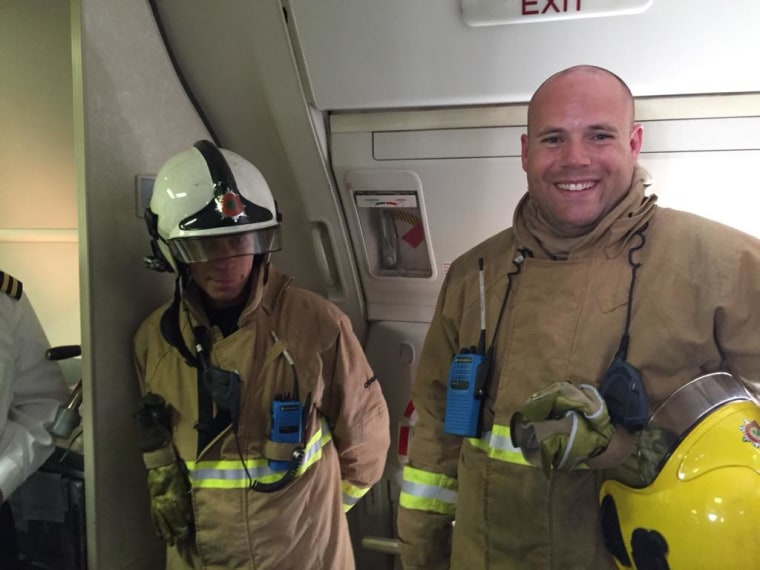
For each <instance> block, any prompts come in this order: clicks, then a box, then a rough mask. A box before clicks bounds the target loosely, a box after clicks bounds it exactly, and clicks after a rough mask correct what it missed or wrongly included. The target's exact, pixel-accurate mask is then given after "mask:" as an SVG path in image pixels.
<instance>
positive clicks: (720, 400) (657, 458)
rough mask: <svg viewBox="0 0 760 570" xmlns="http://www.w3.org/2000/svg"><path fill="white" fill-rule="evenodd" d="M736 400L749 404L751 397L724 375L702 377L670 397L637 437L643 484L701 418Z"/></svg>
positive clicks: (651, 478)
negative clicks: (747, 401) (746, 401)
mask: <svg viewBox="0 0 760 570" xmlns="http://www.w3.org/2000/svg"><path fill="white" fill-rule="evenodd" d="M735 400H751V396H750V395H749V393H748V392H747V390H746V388H745V387H744V386H743V385H742V383H741V382H740V381H738V380H737V379H736V378H735V377H734V376H732V375H731V374H728V373H727V372H714V373H712V374H705V375H704V376H700V377H698V378H695V379H694V380H692V381H691V382H689V383H687V384H685V385H683V386H681V387H680V388H679V389H677V390H676V391H675V392H673V393H672V394H670V396H668V397H667V398H666V399H665V400H664V401H663V402H662V403H661V404H660V405H659V406H658V407H657V409H656V410H655V411H654V413H653V414H652V416H651V417H650V419H649V422H648V423H647V425H646V426H645V428H644V429H643V430H642V432H641V435H640V436H639V442H638V448H639V449H638V454H639V468H640V470H641V475H642V478H643V479H644V481H645V482H646V484H649V483H651V482H652V481H654V479H655V477H657V474H658V473H659V472H660V470H661V469H662V467H663V466H664V464H665V461H666V460H667V459H668V457H670V455H671V454H672V453H673V451H674V450H675V448H676V447H677V446H678V444H679V443H680V442H681V441H682V440H683V438H685V437H686V436H687V435H688V434H689V432H690V431H691V429H692V428H693V427H694V426H695V425H697V424H698V423H699V422H700V420H701V419H702V418H704V417H705V416H707V415H709V414H710V413H712V412H713V411H714V410H716V409H717V408H719V407H721V406H723V405H724V404H727V403H729V402H733V401H735Z"/></svg>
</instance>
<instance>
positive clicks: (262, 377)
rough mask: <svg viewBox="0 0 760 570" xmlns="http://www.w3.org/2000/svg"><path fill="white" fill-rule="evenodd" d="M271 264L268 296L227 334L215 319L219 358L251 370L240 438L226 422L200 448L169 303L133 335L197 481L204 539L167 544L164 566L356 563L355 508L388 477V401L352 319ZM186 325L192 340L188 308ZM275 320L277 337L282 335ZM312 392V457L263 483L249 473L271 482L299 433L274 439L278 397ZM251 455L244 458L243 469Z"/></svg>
mask: <svg viewBox="0 0 760 570" xmlns="http://www.w3.org/2000/svg"><path fill="white" fill-rule="evenodd" d="M290 283H291V279H290V278H289V277H286V276H284V275H282V274H280V273H279V272H277V270H276V269H275V268H274V267H273V266H271V265H270V266H268V278H267V280H266V283H265V284H264V291H263V297H261V301H260V302H257V301H256V300H255V299H251V300H249V303H248V305H247V306H246V308H245V309H243V312H242V314H241V315H240V317H239V320H238V325H239V328H238V330H236V331H235V332H234V333H232V334H231V335H229V336H227V337H226V338H222V335H221V332H220V331H219V330H218V328H216V327H213V328H212V329H211V337H212V339H211V348H210V351H209V353H210V360H211V364H212V365H214V366H217V367H219V368H222V369H224V370H230V371H237V372H238V373H239V375H240V377H241V380H242V387H241V393H242V396H241V404H240V419H239V428H238V443H239V445H240V450H241V452H242V456H243V459H242V460H241V457H240V453H239V452H238V449H237V445H236V442H235V437H234V435H233V433H232V431H231V429H230V428H229V426H228V427H227V428H226V429H225V430H224V431H223V432H222V433H221V434H219V435H218V436H217V437H216V439H214V440H213V441H212V442H211V443H210V444H209V445H207V446H206V447H205V449H203V450H202V451H201V452H200V453H198V451H197V442H198V439H197V435H198V434H197V432H196V430H195V429H194V425H195V423H196V421H198V414H199V412H198V405H199V402H198V399H199V397H198V382H197V372H196V369H195V368H193V367H191V366H189V365H188V364H186V362H185V361H184V359H183V357H182V356H181V355H180V353H179V351H178V350H177V349H176V348H173V347H172V346H171V345H169V344H168V343H167V342H166V340H165V338H164V337H163V336H162V334H161V332H160V330H159V322H160V319H161V316H162V314H163V313H164V311H165V309H166V306H164V307H162V308H160V309H158V310H157V311H156V312H154V313H153V314H152V315H150V316H149V317H148V318H147V319H146V321H145V322H144V323H143V324H142V326H141V327H140V329H139V330H138V332H137V334H136V336H135V340H134V350H135V362H136V367H137V372H138V376H139V379H140V385H141V389H142V391H143V393H145V392H154V393H156V394H159V395H161V396H162V397H163V398H164V399H165V400H166V401H167V402H168V404H169V406H170V407H171V410H172V423H173V429H174V444H175V446H176V449H177V452H178V455H179V456H180V458H181V459H182V460H183V461H184V463H185V465H186V466H187V470H188V473H189V478H190V482H191V485H192V500H193V510H194V515H195V529H196V535H195V544H191V545H183V546H182V547H181V548H179V549H175V548H169V549H168V551H167V568H207V569H214V570H222V569H224V570H230V569H234V568H246V569H254V568H255V569H259V568H262V569H276V570H281V569H288V568H294V569H295V568H297V569H299V570H303V569H315V570H317V569H323V568H331V569H336V570H340V569H352V568H354V560H353V553H352V549H351V542H350V538H349V534H348V528H347V523H346V516H345V513H344V511H347V510H348V509H349V508H350V507H351V506H352V505H353V504H355V503H356V502H357V501H358V500H359V498H360V497H361V496H362V495H363V494H364V493H366V491H368V490H369V488H370V487H371V485H373V484H374V483H375V482H376V481H378V479H379V478H380V476H381V474H382V471H383V467H384V464H385V459H386V452H387V449H388V445H389V428H388V412H387V406H386V403H385V399H384V398H383V394H382V391H381V388H380V384H379V382H377V381H376V380H375V377H374V374H373V372H372V370H371V368H370V366H369V364H368V363H367V360H366V358H365V356H364V352H363V351H362V348H361V346H360V344H359V341H358V340H357V338H356V336H355V335H354V333H353V332H352V329H351V325H350V321H349V320H348V318H347V317H346V315H344V314H343V313H342V312H341V311H340V310H339V309H338V308H337V307H335V306H334V305H333V304H331V303H330V302H329V301H327V300H325V299H323V298H322V297H320V296H318V295H316V294H314V293H311V292H309V291H306V290H303V289H299V288H296V287H294V286H291V285H290ZM186 299H187V303H186V304H187V305H189V310H190V313H191V316H190V319H191V320H192V325H198V324H203V325H207V322H206V317H205V316H204V314H203V312H202V311H201V310H200V309H199V306H200V305H199V303H198V300H197V290H195V289H193V288H189V289H188V291H187V294H186ZM180 319H181V330H182V334H183V336H184V340H185V343H186V344H187V346H188V347H191V348H192V346H193V344H191V342H192V333H191V324H190V322H189V321H188V311H185V310H180ZM270 331H274V332H275V334H276V336H277V338H278V340H277V341H275V340H273V337H272V335H271V334H270ZM285 350H287V351H288V353H289V354H290V355H291V357H292V360H293V362H294V367H295V373H296V374H297V378H298V383H299V397H300V400H301V401H302V402H305V401H306V399H307V395H308V394H309V393H310V394H311V401H312V404H313V405H312V407H311V411H310V413H309V416H308V420H307V428H306V430H305V438H304V439H305V441H304V444H305V459H304V461H303V463H302V466H301V468H300V469H299V472H298V476H297V477H296V478H295V479H294V480H293V481H292V482H291V483H290V484H289V485H287V486H286V487H285V488H284V489H282V490H280V491H277V492H274V493H261V492H257V491H254V490H252V489H250V488H249V486H250V480H249V479H248V474H246V469H247V471H248V473H249V474H250V476H251V477H252V479H253V480H257V481H261V482H265V483H266V482H272V481H274V480H277V479H279V478H280V477H281V476H282V473H283V472H282V471H274V472H273V471H272V469H270V467H269V461H268V459H277V460H283V459H288V458H289V457H290V454H291V453H292V451H293V449H294V447H295V446H294V445H292V444H279V445H277V444H274V443H273V442H272V441H271V440H269V438H268V435H269V433H270V424H271V421H270V417H271V404H272V400H273V398H274V397H275V395H276V394H282V393H286V392H291V393H292V391H293V381H294V374H293V370H292V369H291V366H290V364H289V362H288V360H287V358H286V357H285V354H284V351H285ZM242 461H245V468H244V467H243V463H242Z"/></svg>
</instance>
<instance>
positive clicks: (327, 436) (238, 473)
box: [186, 418, 332, 486]
mask: <svg viewBox="0 0 760 570" xmlns="http://www.w3.org/2000/svg"><path fill="white" fill-rule="evenodd" d="M330 440H332V434H331V433H330V428H329V425H328V423H327V420H326V419H325V418H320V429H319V430H317V432H316V433H314V435H312V437H311V439H310V442H311V443H310V444H309V447H308V448H307V449H306V450H305V452H304V459H303V462H302V463H301V467H300V468H299V469H298V474H299V475H301V474H303V473H304V472H305V471H306V470H307V469H308V468H309V467H310V466H311V465H312V464H313V463H315V462H316V461H318V460H319V459H320V458H321V456H322V448H323V447H324V446H325V445H327V444H328V443H329V442H330ZM221 464H226V465H230V467H221V466H219V465H221ZM198 465H200V466H201V467H197V466H198ZM206 465H209V466H208V467H206ZM245 465H246V466H247V467H248V473H246V470H245V468H243V467H242V462H240V461H236V460H234V459H223V460H219V461H199V462H194V461H187V462H186V466H187V470H188V474H189V476H190V480H191V482H192V483H194V484H195V483H197V484H198V485H201V486H202V485H203V482H204V481H219V482H232V481H245V482H247V481H248V474H250V476H251V478H252V479H262V478H266V477H273V476H279V475H282V474H283V473H285V472H286V471H287V469H271V468H270V467H269V464H268V461H267V459H265V458H257V459H248V460H246V461H245Z"/></svg>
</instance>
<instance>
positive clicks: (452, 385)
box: [443, 351, 486, 437]
mask: <svg viewBox="0 0 760 570" xmlns="http://www.w3.org/2000/svg"><path fill="white" fill-rule="evenodd" d="M485 359H486V357H485V356H484V355H482V354H477V353H476V352H474V351H473V352H465V351H462V352H460V353H459V354H456V355H454V359H453V361H452V362H451V367H450V368H449V378H448V380H447V383H446V415H445V418H444V422H443V431H445V432H446V433H448V434H452V435H461V436H464V437H476V436H477V434H478V431H479V429H478V428H479V423H480V409H481V404H482V394H480V386H479V384H480V383H479V382H478V376H479V374H478V372H479V371H480V369H481V368H485V367H484V362H485ZM481 375H482V373H481Z"/></svg>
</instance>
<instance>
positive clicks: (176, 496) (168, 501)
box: [144, 448, 193, 546]
mask: <svg viewBox="0 0 760 570" xmlns="http://www.w3.org/2000/svg"><path fill="white" fill-rule="evenodd" d="M159 451H160V452H163V455H161V454H159V453H158V452H154V453H153V454H148V453H146V454H144V457H145V464H146V467H148V492H149V493H150V513H151V518H152V519H153V527H154V528H155V530H156V534H157V535H158V536H159V538H160V539H161V540H163V541H164V542H165V543H166V544H168V545H170V546H171V545H174V544H176V543H181V542H185V541H187V540H188V539H190V538H191V536H192V534H193V505H192V500H191V497H190V483H189V481H188V478H187V474H186V473H185V470H184V469H183V468H182V465H181V463H180V462H179V460H178V459H177V458H176V456H175V454H174V450H173V449H172V448H168V450H159ZM170 458H171V460H170V461H167V460H168V459H170Z"/></svg>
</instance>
